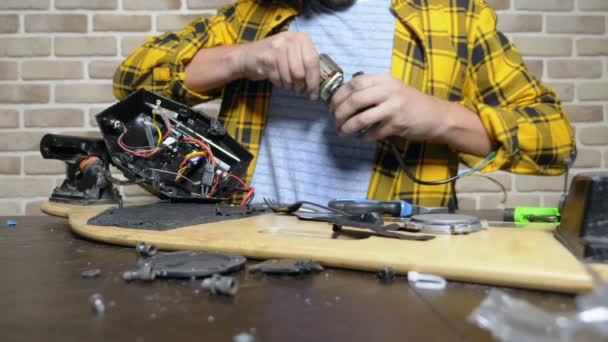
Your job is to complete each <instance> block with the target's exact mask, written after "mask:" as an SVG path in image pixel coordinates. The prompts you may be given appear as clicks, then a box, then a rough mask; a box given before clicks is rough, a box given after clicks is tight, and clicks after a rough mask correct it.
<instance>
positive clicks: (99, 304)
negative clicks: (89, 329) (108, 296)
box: [89, 293, 106, 315]
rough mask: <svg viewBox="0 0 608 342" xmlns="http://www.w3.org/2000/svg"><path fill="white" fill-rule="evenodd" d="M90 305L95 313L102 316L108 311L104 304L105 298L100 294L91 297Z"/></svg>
mask: <svg viewBox="0 0 608 342" xmlns="http://www.w3.org/2000/svg"><path fill="white" fill-rule="evenodd" d="M89 304H90V305H91V307H92V308H93V311H94V312H95V313H96V314H98V315H100V314H103V313H104V312H105V311H106V306H105V304H104V303H103V296H102V295H100V294H99V293H94V294H92V295H91V296H90V297H89Z"/></svg>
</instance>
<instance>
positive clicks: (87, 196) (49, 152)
mask: <svg viewBox="0 0 608 342" xmlns="http://www.w3.org/2000/svg"><path fill="white" fill-rule="evenodd" d="M40 153H41V154H42V157H43V158H44V159H57V160H61V161H64V162H65V163H66V178H65V180H64V181H63V183H62V184H61V186H59V187H57V188H55V190H53V193H52V195H51V198H50V200H51V201H53V202H62V203H69V204H80V205H92V204H116V203H120V202H121V201H122V198H121V196H120V194H119V193H118V190H115V189H114V187H113V185H112V183H111V182H109V181H107V179H106V174H107V170H108V167H109V160H110V157H109V155H108V152H107V150H106V147H105V144H104V142H103V140H102V139H96V138H85V137H73V136H67V135H56V134H46V135H45V136H43V137H42V139H41V140H40ZM87 157H96V158H95V159H94V160H92V161H90V162H89V163H87V164H86V166H85V167H84V168H83V169H80V162H81V161H82V160H83V159H84V158H87Z"/></svg>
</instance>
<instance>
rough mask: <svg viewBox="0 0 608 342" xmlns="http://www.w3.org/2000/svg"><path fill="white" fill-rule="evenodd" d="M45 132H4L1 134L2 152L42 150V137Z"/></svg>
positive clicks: (0, 149)
mask: <svg viewBox="0 0 608 342" xmlns="http://www.w3.org/2000/svg"><path fill="white" fill-rule="evenodd" d="M44 134H45V133H43V132H14V131H11V132H2V134H0V152H13V151H40V139H42V136H43V135H44Z"/></svg>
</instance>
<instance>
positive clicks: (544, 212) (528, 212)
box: [504, 206, 561, 223]
mask: <svg viewBox="0 0 608 342" xmlns="http://www.w3.org/2000/svg"><path fill="white" fill-rule="evenodd" d="M560 218H561V216H560V214H559V209H558V208H548V207H525V206H520V207H515V208H509V209H505V215H504V220H505V221H507V222H516V223H530V222H534V223H559V221H560Z"/></svg>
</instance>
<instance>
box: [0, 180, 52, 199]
mask: <svg viewBox="0 0 608 342" xmlns="http://www.w3.org/2000/svg"><path fill="white" fill-rule="evenodd" d="M54 187H55V182H54V181H53V179H52V178H38V177H37V178H16V177H3V178H0V198H17V197H42V196H49V195H50V194H51V192H52V191H53V188H54Z"/></svg>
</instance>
